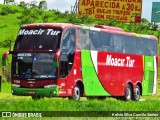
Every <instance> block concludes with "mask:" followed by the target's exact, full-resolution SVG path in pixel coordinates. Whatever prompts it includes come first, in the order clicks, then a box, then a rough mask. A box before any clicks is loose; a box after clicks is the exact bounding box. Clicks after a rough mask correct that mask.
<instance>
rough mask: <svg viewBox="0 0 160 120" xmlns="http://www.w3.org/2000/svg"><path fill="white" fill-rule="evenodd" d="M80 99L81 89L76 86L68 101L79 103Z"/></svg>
mask: <svg viewBox="0 0 160 120" xmlns="http://www.w3.org/2000/svg"><path fill="white" fill-rule="evenodd" d="M80 97H81V89H80V87H79V86H78V85H76V86H75V88H74V92H73V96H72V97H69V99H71V100H76V101H79V100H80Z"/></svg>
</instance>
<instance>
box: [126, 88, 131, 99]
mask: <svg viewBox="0 0 160 120" xmlns="http://www.w3.org/2000/svg"><path fill="white" fill-rule="evenodd" d="M126 99H127V100H130V99H131V90H130V88H129V87H127V91H126Z"/></svg>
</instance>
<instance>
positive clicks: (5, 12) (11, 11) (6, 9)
mask: <svg viewBox="0 0 160 120" xmlns="http://www.w3.org/2000/svg"><path fill="white" fill-rule="evenodd" d="M16 12H18V10H17V9H14V8H12V7H10V6H3V7H2V10H1V12H0V14H1V15H8V14H15V13H16Z"/></svg>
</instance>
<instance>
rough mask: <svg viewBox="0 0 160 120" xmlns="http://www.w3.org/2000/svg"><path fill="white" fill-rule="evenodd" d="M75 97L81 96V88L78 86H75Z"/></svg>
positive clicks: (77, 98)
mask: <svg viewBox="0 0 160 120" xmlns="http://www.w3.org/2000/svg"><path fill="white" fill-rule="evenodd" d="M74 98H75V99H76V100H79V98H80V91H79V88H77V87H75V89H74Z"/></svg>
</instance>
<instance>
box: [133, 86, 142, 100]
mask: <svg viewBox="0 0 160 120" xmlns="http://www.w3.org/2000/svg"><path fill="white" fill-rule="evenodd" d="M140 95H141V91H140V87H139V86H138V85H136V88H135V90H134V95H133V100H135V101H139V99H140Z"/></svg>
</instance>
